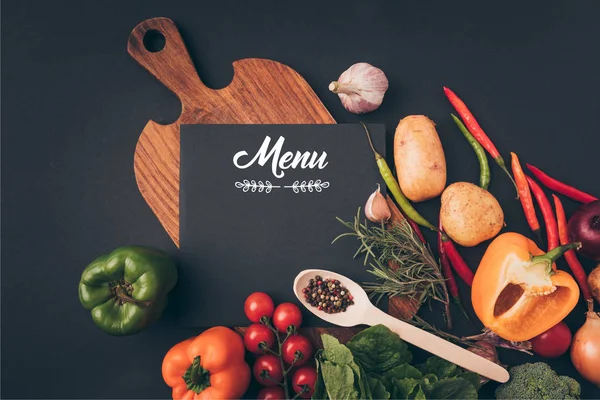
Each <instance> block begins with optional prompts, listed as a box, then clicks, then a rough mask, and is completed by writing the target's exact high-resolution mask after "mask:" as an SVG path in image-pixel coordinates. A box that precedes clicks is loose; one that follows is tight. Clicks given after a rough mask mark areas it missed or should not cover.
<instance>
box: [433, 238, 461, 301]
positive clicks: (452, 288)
mask: <svg viewBox="0 0 600 400" xmlns="http://www.w3.org/2000/svg"><path fill="white" fill-rule="evenodd" d="M438 252H439V253H440V264H442V273H443V274H444V278H446V285H447V286H448V292H449V293H450V296H452V297H458V284H457V283H456V279H454V274H453V273H452V269H451V267H450V260H448V255H447V254H446V251H445V250H444V241H443V239H442V231H441V227H440V231H438Z"/></svg>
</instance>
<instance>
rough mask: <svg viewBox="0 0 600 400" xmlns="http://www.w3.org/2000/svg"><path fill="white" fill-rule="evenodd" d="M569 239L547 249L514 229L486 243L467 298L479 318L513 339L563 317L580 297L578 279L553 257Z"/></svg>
mask: <svg viewBox="0 0 600 400" xmlns="http://www.w3.org/2000/svg"><path fill="white" fill-rule="evenodd" d="M580 245H581V244H580V243H571V244H567V245H564V246H559V247H556V248H555V249H553V250H551V251H549V252H548V253H545V254H544V252H543V251H542V250H540V249H539V248H538V247H537V246H536V244H535V243H534V242H533V241H532V240H530V239H528V238H526V237H525V236H523V235H520V234H518V233H514V232H509V233H504V234H502V235H500V236H498V237H497V238H496V239H494V241H493V242H492V243H490V245H489V246H488V248H487V250H486V252H485V254H484V255H483V258H482V259H481V263H480V264H479V268H478V269H477V272H476V273H475V278H474V279H473V286H472V288H471V300H472V302H473V309H474V310H475V313H476V314H477V316H478V317H479V319H480V320H481V322H482V323H483V324H484V325H485V326H486V327H487V328H489V329H491V330H492V331H493V332H495V333H496V334H497V335H498V336H500V337H502V338H504V339H506V340H511V341H524V340H529V339H531V338H533V337H535V336H537V335H539V334H541V333H542V332H545V331H547V330H548V329H550V328H551V327H553V326H554V325H556V324H557V323H559V322H560V321H562V320H563V319H564V318H565V317H566V316H567V315H568V314H569V313H570V312H571V310H573V308H574V307H575V305H576V304H577V300H578V299H579V287H578V286H577V282H575V280H574V279H573V278H572V277H571V275H569V274H568V273H567V272H565V271H558V270H556V271H555V270H553V266H554V262H555V261H556V259H558V258H559V257H560V256H562V255H563V254H564V253H565V252H566V251H568V250H570V249H574V248H577V247H578V246H580Z"/></svg>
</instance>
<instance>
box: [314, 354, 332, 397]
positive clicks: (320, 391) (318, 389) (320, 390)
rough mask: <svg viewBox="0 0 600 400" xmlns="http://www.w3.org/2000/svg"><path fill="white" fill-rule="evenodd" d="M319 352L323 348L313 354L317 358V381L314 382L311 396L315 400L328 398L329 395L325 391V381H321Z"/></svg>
mask: <svg viewBox="0 0 600 400" xmlns="http://www.w3.org/2000/svg"><path fill="white" fill-rule="evenodd" d="M321 353H323V350H318V351H317V353H316V354H315V358H316V359H317V381H316V382H315V392H314V393H313V396H312V398H313V399H316V400H329V396H327V391H326V390H325V382H323V374H322V373H321V363H320V362H319V359H320V357H321Z"/></svg>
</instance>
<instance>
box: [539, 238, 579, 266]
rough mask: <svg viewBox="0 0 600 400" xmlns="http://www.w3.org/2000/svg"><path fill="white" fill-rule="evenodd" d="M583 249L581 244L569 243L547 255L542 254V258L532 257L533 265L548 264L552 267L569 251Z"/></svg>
mask: <svg viewBox="0 0 600 400" xmlns="http://www.w3.org/2000/svg"><path fill="white" fill-rule="evenodd" d="M580 247H581V243H580V242H575V243H569V244H565V245H562V246H558V247H555V248H553V249H552V250H550V251H549V252H547V253H546V254H542V255H541V256H533V257H531V260H530V262H531V264H548V265H550V266H552V264H554V262H555V261H556V260H558V259H559V258H560V257H562V256H563V254H565V253H566V252H567V251H569V250H577V249H579V248H580Z"/></svg>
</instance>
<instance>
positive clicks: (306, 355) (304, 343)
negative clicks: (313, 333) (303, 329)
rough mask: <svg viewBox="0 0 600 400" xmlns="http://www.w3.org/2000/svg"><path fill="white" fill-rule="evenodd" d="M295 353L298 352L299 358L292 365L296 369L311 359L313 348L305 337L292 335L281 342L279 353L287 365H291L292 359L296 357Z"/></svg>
mask: <svg viewBox="0 0 600 400" xmlns="http://www.w3.org/2000/svg"><path fill="white" fill-rule="evenodd" d="M296 352H298V355H299V357H300V358H298V360H296V363H295V364H294V366H296V367H299V366H301V365H304V364H306V363H307V362H308V361H309V360H310V359H311V357H312V355H313V346H312V344H311V343H310V340H308V339H307V338H306V336H302V335H292V336H290V337H289V338H287V340H286V341H285V342H283V346H281V353H282V357H283V361H285V363H286V364H287V365H292V363H293V362H294V358H295V357H296Z"/></svg>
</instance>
